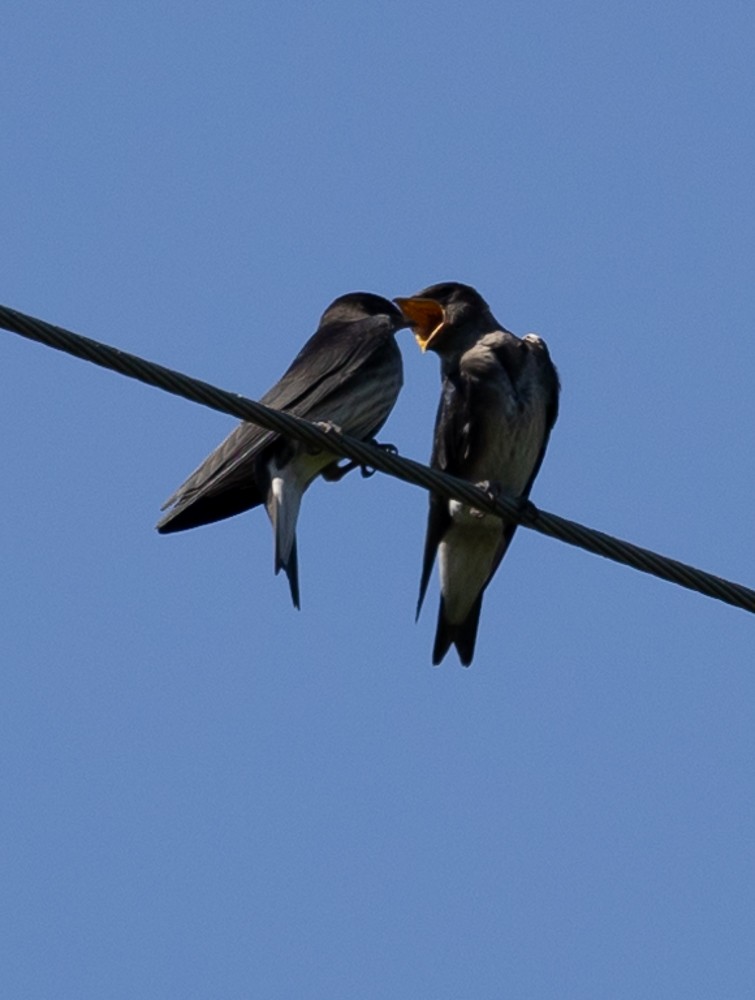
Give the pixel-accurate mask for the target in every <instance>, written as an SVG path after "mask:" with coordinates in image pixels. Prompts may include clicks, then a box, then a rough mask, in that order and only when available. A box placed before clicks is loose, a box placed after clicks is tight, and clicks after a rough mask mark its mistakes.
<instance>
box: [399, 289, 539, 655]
mask: <svg viewBox="0 0 755 1000" xmlns="http://www.w3.org/2000/svg"><path fill="white" fill-rule="evenodd" d="M394 301H395V302H396V303H397V305H398V306H399V308H400V309H401V310H402V312H403V313H404V315H405V316H406V317H407V319H408V320H409V322H410V324H411V326H412V327H413V328H414V335H415V337H416V339H417V342H418V343H419V345H420V347H421V348H422V350H423V351H426V350H430V351H434V352H435V353H436V354H438V355H439V356H440V362H441V382H442V390H441V398H440V405H439V408H438V416H437V418H436V422H435V437H434V441H433V453H432V459H431V465H432V466H433V468H435V469H440V470H442V471H443V472H448V473H450V474H451V475H454V476H458V477H460V478H461V479H467V480H469V481H470V482H473V483H476V484H477V485H479V486H480V487H481V488H483V489H485V490H486V491H488V492H490V493H491V494H492V495H494V496H495V495H499V494H501V493H506V494H509V495H510V496H512V497H522V498H525V497H527V496H528V495H529V492H530V489H531V488H532V484H533V482H534V480H535V476H536V475H537V473H538V471H539V469H540V465H541V463H542V461H543V456H544V455H545V449H546V446H547V444H548V438H549V436H550V432H551V429H552V428H553V425H554V423H555V422H556V416H557V414H558V395H559V381H558V374H557V372H556V369H555V368H554V366H553V363H552V362H551V359H550V355H549V354H548V348H547V347H546V346H545V343H544V342H543V341H542V340H541V339H540V338H539V337H536V336H535V335H534V334H527V336H526V337H523V338H522V339H520V338H519V337H516V336H515V335H514V334H513V333H510V332H509V331H508V330H506V329H505V328H504V327H502V326H501V324H500V323H499V322H498V320H496V319H495V317H494V316H493V314H492V313H491V311H490V307H489V306H488V304H487V302H485V300H484V299H483V298H482V296H481V295H480V294H479V293H478V292H477V291H475V289H474V288H470V286H469V285H462V284H459V283H458V282H451V281H449V282H444V283H443V284H439V285H431V286H430V287H429V288H425V289H424V290H423V291H421V292H418V293H417V295H413V296H411V298H399V299H395V300H394ZM515 530H516V525H515V524H511V523H506V522H505V521H502V520H501V519H500V518H497V517H495V516H494V515H492V514H485V513H484V512H482V511H479V510H474V509H471V508H470V507H468V506H466V505H464V504H461V503H459V502H458V501H454V500H451V501H449V500H444V499H443V498H441V497H438V496H434V495H433V494H431V495H430V512H429V517H428V523H427V535H426V538H425V554H424V561H423V565H422V577H421V581H420V590H419V601H418V603H417V616H418V617H419V612H420V609H421V607H422V602H423V600H424V598H425V592H426V590H427V584H428V581H429V579H430V573H431V571H432V567H433V562H434V561H435V555H436V552H437V554H438V563H439V568H440V609H439V612H438V627H437V630H436V634H435V646H434V648H433V663H434V664H436V665H437V664H439V663H440V662H441V660H442V659H443V657H444V656H445V655H446V653H447V652H448V650H449V648H450V647H451V645H452V644H453V645H454V646H456V651H457V653H458V654H459V659H460V660H461V662H462V663H463V664H464V666H465V667H466V666H469V664H470V663H471V662H472V658H473V656H474V647H475V640H476V638H477V626H478V623H479V619H480V608H481V607H482V596H483V594H484V592H485V588H486V587H487V585H488V584H489V583H490V581H491V579H492V578H493V574H494V573H495V571H496V569H497V568H498V565H499V563H500V562H501V559H503V557H504V555H505V554H506V550H507V548H508V546H509V543H510V542H511V539H512V538H513V536H514V532H515Z"/></svg>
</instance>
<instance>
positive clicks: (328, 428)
mask: <svg viewBox="0 0 755 1000" xmlns="http://www.w3.org/2000/svg"><path fill="white" fill-rule="evenodd" d="M315 427H319V428H320V430H321V431H322V432H323V433H324V434H332V433H333V431H335V432H336V434H342V433H343V431H342V430H341V428H340V427H339V426H338V424H334V423H333V421H332V420H315ZM325 450H327V449H324V448H320V447H319V446H318V445H316V444H314V445H313V444H310V445H307V454H308V455H319V454H320V453H321V452H322V451H325ZM326 478H327V477H326Z"/></svg>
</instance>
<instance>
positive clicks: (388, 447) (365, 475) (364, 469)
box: [355, 438, 398, 479]
mask: <svg viewBox="0 0 755 1000" xmlns="http://www.w3.org/2000/svg"><path fill="white" fill-rule="evenodd" d="M368 443H369V444H371V445H374V447H375V448H379V449H380V451H384V452H387V454H389V455H398V448H397V447H396V445H395V444H381V443H380V442H379V441H375V439H374V438H373V439H372V440H371V441H369V442H368ZM355 464H356V463H355ZM359 468H360V470H361V473H362V479H369V478H370V476H374V475H375V470H374V469H371V468H370V467H369V465H360V466H359Z"/></svg>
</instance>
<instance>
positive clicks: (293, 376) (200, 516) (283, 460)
mask: <svg viewBox="0 0 755 1000" xmlns="http://www.w3.org/2000/svg"><path fill="white" fill-rule="evenodd" d="M408 325H409V324H408V321H407V320H406V318H405V317H404V315H403V314H402V313H401V312H400V310H399V309H398V308H397V307H396V306H395V305H394V304H393V303H392V302H390V301H389V300H388V299H386V298H383V297H382V296H380V295H374V294H372V293H371V292H350V293H348V294H346V295H341V296H340V297H339V298H337V299H335V300H334V301H333V302H331V303H330V305H329V306H328V307H327V309H326V310H325V312H324V313H323V314H322V316H321V318H320V322H319V325H318V327H317V330H316V331H315V333H314V334H313V335H312V336H311V337H310V339H309V340H308V341H307V342H306V344H305V345H304V347H302V349H301V350H300V351H299V353H298V354H297V356H296V357H295V358H294V360H293V362H292V363H291V365H290V367H289V368H288V369H287V371H286V372H285V373H284V374H283V376H282V377H281V378H280V380H279V381H278V382H276V384H275V385H274V386H273V387H272V388H271V389H270V390H268V392H266V393H265V395H264V396H263V397H262V399H261V402H262V403H264V404H265V405H266V406H270V407H272V408H274V409H277V410H282V411H285V412H286V413H291V414H294V415H295V416H297V417H303V418H304V419H306V420H310V421H314V422H318V423H320V424H322V425H325V426H329V427H336V428H337V429H339V430H341V431H343V432H344V433H346V434H350V435H352V436H353V437H357V438H360V439H362V440H372V439H373V438H374V436H375V434H377V432H378V431H379V430H380V428H381V427H382V426H383V424H384V423H385V421H386V419H387V418H388V415H389V414H390V412H391V410H392V409H393V406H394V404H395V402H396V399H397V398H398V394H399V392H400V391H401V386H402V384H403V364H402V360H401V351H400V350H399V347H398V344H397V343H396V339H395V334H396V333H397V332H398V330H400V329H403V328H404V327H406V326H408ZM384 447H390V446H384ZM357 465H358V463H356V462H352V463H349V464H347V465H345V466H339V465H338V458H337V457H336V456H335V455H334V454H332V453H330V452H327V451H313V450H312V449H311V448H308V447H307V446H306V445H304V444H301V443H299V442H298V441H294V440H292V439H289V438H286V437H284V436H283V435H281V434H279V433H276V432H273V431H269V430H265V429H264V428H263V427H259V426H258V425H256V424H253V423H248V422H242V423H241V424H239V425H238V426H237V427H236V429H235V430H233V431H232V432H231V433H230V434H229V435H228V437H227V438H226V439H225V440H224V441H223V442H221V444H219V445H218V447H217V448H216V449H215V450H214V451H213V452H212V453H211V454H210V455H208V457H207V458H206V459H205V460H204V461H203V462H202V464H201V465H200V466H199V468H197V469H196V470H195V471H194V472H193V473H192V474H191V475H190V476H189V477H188V479H187V480H186V481H185V482H184V483H183V484H182V485H181V486H179V488H178V489H177V490H176V491H175V493H173V494H172V496H170V497H169V498H168V500H166V502H165V503H164V504H163V506H162V508H161V509H162V510H167V511H168V513H167V514H165V516H164V517H163V518H162V519H161V520H160V521H159V522H158V524H157V530H158V531H159V532H160V533H162V534H168V533H170V532H174V531H184V530H185V529H188V528H196V527H198V526H200V525H203V524H210V523H211V522H214V521H219V520H221V519H223V518H226V517H232V516H234V515H236V514H240V513H242V512H243V511H246V510H249V509H251V508H253V507H257V506H258V505H260V504H264V505H265V509H266V511H267V515H268V517H269V518H270V522H271V524H272V528H273V535H274V541H275V573H276V574H277V573H279V572H280V571H281V570H283V571H284V572H285V573H286V576H287V577H288V582H289V589H290V592H291V600H292V601H293V604H294V607H295V608H297V609H298V608H300V607H301V602H300V594H299V569H298V557H297V545H296V522H297V518H298V515H299V507H300V504H301V499H302V496H303V495H304V493H305V491H306V490H307V488H308V487H309V485H310V484H311V483H312V481H313V480H314V479H315V478H316V477H317V476H318V475H322V476H323V478H326V479H330V480H337V479H340V478H342V476H343V475H345V473H346V472H349V471H350V470H351V469H353V468H356V466H357ZM362 471H363V472H364V473H366V470H364V469H363V470H362Z"/></svg>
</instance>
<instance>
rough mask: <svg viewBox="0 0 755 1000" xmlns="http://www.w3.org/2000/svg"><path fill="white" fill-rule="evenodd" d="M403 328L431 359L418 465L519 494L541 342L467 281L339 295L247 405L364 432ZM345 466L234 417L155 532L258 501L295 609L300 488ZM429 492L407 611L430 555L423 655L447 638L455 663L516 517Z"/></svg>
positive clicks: (540, 415)
mask: <svg viewBox="0 0 755 1000" xmlns="http://www.w3.org/2000/svg"><path fill="white" fill-rule="evenodd" d="M394 303H395V304H394ZM405 327H411V328H412V330H413V332H414V336H415V338H416V340H417V342H418V344H419V346H420V348H421V349H422V351H423V352H424V351H433V352H434V353H436V354H437V355H438V356H439V357H440V368H441V398H440V404H439V407H438V414H437V417H436V421H435V434H434V441H433V450H432V458H431V463H430V464H431V466H432V467H433V468H435V469H439V470H441V471H442V472H446V473H449V474H450V475H453V476H458V477H459V478H461V479H466V480H468V481H469V482H472V483H476V484H477V485H478V486H480V487H481V488H482V489H484V490H486V491H487V492H489V493H490V494H491V495H493V496H498V495H500V494H502V493H503V494H507V495H509V496H512V497H521V498H526V497H528V496H529V493H530V490H531V488H532V484H533V482H534V480H535V477H536V476H537V473H538V471H539V469H540V465H541V464H542V461H543V457H544V455H545V449H546V447H547V445H548V439H549V437H550V433H551V430H552V428H553V425H554V423H555V422H556V417H557V415H558V398H559V381H558V374H557V372H556V369H555V367H554V365H553V363H552V361H551V359H550V355H549V353H548V348H547V347H546V345H545V343H544V342H543V341H542V340H541V339H540V338H539V337H536V336H535V335H534V334H528V335H527V336H525V337H523V338H521V339H520V338H519V337H517V336H515V335H514V334H513V333H511V332H509V331H508V330H506V329H505V328H504V327H503V326H502V325H501V324H500V323H499V322H498V321H497V320H496V319H495V317H494V316H493V314H492V313H491V311H490V307H489V306H488V304H487V302H485V300H484V299H483V298H482V296H481V295H480V294H479V293H478V292H477V291H476V290H475V289H474V288H472V287H470V286H469V285H463V284H460V283H459V282H444V283H441V284H437V285H431V286H430V287H429V288H425V289H423V290H422V291H421V292H418V293H417V294H416V295H412V296H410V297H408V298H397V299H395V300H394V302H390V301H388V299H384V298H382V297H381V296H379V295H373V294H371V293H368V292H353V293H350V294H348V295H342V296H341V297H340V298H337V299H336V300H335V301H334V302H332V303H331V304H330V305H329V306H328V308H327V309H326V310H325V312H324V313H323V315H322V317H321V319H320V323H319V326H318V328H317V330H316V331H315V333H314V334H313V336H312V337H311V338H310V339H309V340H308V341H307V343H306V344H305V345H304V347H303V348H302V349H301V351H300V352H299V354H298V355H297V356H296V358H294V360H293V362H292V363H291V366H290V367H289V368H288V370H287V371H286V372H285V374H284V375H283V376H282V377H281V379H280V380H279V381H278V382H277V383H276V384H275V385H274V386H273V387H272V389H270V390H269V391H268V392H267V393H265V395H264V396H263V397H262V399H261V402H262V403H264V404H265V405H267V406H270V407H272V408H274V409H278V410H284V411H286V412H287V413H291V414H294V415H295V416H297V417H302V418H304V419H306V420H310V421H313V422H319V423H324V424H326V425H328V426H333V425H334V426H336V427H337V428H338V429H339V430H341V431H342V432H343V433H345V434H348V435H351V436H352V437H356V438H360V439H362V440H365V441H368V440H372V439H373V438H374V437H375V435H376V434H377V433H378V431H379V430H380V428H381V427H382V426H383V424H384V423H385V421H386V420H387V418H388V415H389V414H390V412H391V410H392V409H393V406H394V404H395V402H396V400H397V398H398V394H399V392H400V390H401V386H402V384H403V367H402V362H401V352H400V351H399V348H398V345H397V344H396V340H395V335H396V333H397V332H398V331H399V330H401V329H403V328H405ZM357 464H358V463H355V462H347V463H346V464H344V465H340V464H339V460H338V458H337V457H336V456H335V455H333V454H330V453H328V452H326V451H317V452H313V451H312V450H311V449H309V448H308V447H307V446H306V445H304V444H302V443H300V442H297V441H294V440H291V439H289V438H286V437H284V436H283V435H281V434H278V433H275V432H273V431H267V430H265V429H264V428H262V427H259V426H257V425H255V424H251V423H241V424H239V426H238V427H237V428H236V429H235V430H234V431H232V432H231V434H229V436H228V437H227V438H226V439H225V440H224V441H223V442H222V443H221V444H220V445H219V446H218V447H217V448H216V449H215V451H213V452H212V454H210V455H209V456H208V457H207V458H206V459H205V460H204V462H202V464H201V465H200V466H199V468H198V469H196V471H195V472H193V473H192V474H191V475H190V476H189V478H188V479H187V480H186V482H184V483H183V485H182V486H180V487H179V488H178V490H176V492H175V493H174V494H173V495H172V496H171V497H170V498H169V499H168V500H167V501H166V503H165V505H164V507H163V509H164V510H166V509H167V510H168V513H167V514H166V515H165V516H164V517H163V519H162V520H161V521H160V522H159V523H158V526H157V527H158V531H160V532H163V533H169V532H174V531H183V530H185V529H187V528H196V527H198V526H200V525H203V524H209V523H211V522H213V521H219V520H222V519H223V518H226V517H232V516H233V515H235V514H240V513H242V512H243V511H245V510H249V509H250V508H252V507H257V506H259V505H260V504H264V505H265V509H266V510H267V514H268V517H269V518H270V522H271V524H272V527H273V535H274V540H275V572H276V573H278V572H280V570H283V571H284V572H285V573H286V576H287V577H288V581H289V586H290V590H291V597H292V600H293V602H294V605H295V607H297V608H298V607H299V573H298V560H297V550H296V521H297V517H298V514H299V508H300V505H301V499H302V496H303V495H304V493H305V491H306V490H307V488H308V487H309V485H310V484H311V483H312V482H313V480H314V479H315V478H316V477H317V476H318V475H319V476H322V477H323V478H324V479H327V480H331V481H332V480H338V479H340V478H342V477H343V476H344V475H345V474H346V473H347V472H349V471H351V470H352V469H354V468H356V467H357ZM362 471H363V473H364V472H365V470H364V469H363V470H362ZM429 499H430V508H429V515H428V522H427V533H426V537H425V549H424V558H423V563H422V574H421V578H420V592H419V601H418V604H417V616H419V612H420V609H421V607H422V603H423V601H424V598H425V593H426V591H427V586H428V583H429V580H430V575H431V573H432V567H433V564H434V562H435V560H436V558H437V560H438V565H439V570H440V606H439V610H438V623H437V628H436V634H435V643H434V647H433V656H432V661H433V663H434V664H436V665H437V664H439V663H440V662H441V660H442V659H443V657H444V656H445V655H446V653H447V652H448V650H449V649H450V647H451V646H452V645H453V646H455V647H456V651H457V653H458V656H459V659H460V660H461V662H462V664H463V665H464V666H469V664H470V663H471V662H472V658H473V656H474V648H475V640H476V637H477V629H478V624H479V619H480V609H481V607H482V598H483V594H484V592H485V589H486V587H487V586H488V584H489V583H490V581H491V579H492V577H493V575H494V573H495V571H496V570H497V568H498V566H499V564H500V562H501V560H502V559H503V557H504V555H505V554H506V551H507V549H508V547H509V544H510V543H511V539H512V538H513V536H514V532H515V531H516V524H513V523H510V522H505V521H503V520H501V519H500V518H498V517H495V516H494V515H492V514H488V513H484V512H482V511H479V510H475V509H472V508H470V507H469V506H467V505H465V504H462V503H460V502H458V501H456V500H446V499H443V498H441V497H439V496H436V495H434V494H430V498H429Z"/></svg>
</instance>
